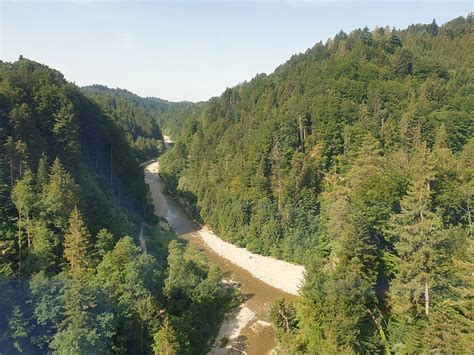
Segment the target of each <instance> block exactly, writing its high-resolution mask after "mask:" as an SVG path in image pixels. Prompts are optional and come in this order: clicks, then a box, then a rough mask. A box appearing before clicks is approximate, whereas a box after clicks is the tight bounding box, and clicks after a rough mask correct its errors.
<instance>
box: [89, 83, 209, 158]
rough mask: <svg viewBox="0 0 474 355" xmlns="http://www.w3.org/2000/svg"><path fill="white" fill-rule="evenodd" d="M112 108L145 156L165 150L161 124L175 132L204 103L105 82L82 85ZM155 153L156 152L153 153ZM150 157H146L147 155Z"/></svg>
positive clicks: (133, 143)
mask: <svg viewBox="0 0 474 355" xmlns="http://www.w3.org/2000/svg"><path fill="white" fill-rule="evenodd" d="M81 90H82V91H83V92H85V93H86V94H87V95H89V96H91V97H92V98H94V99H95V100H96V101H97V102H98V103H99V104H100V105H101V106H102V107H103V108H104V109H105V110H106V111H109V112H110V113H111V115H112V116H113V117H114V118H115V120H116V121H117V122H118V124H119V125H120V126H121V128H122V129H124V130H125V132H127V137H128V139H129V141H130V142H132V146H133V147H134V148H135V150H136V151H137V152H140V153H141V157H147V159H149V158H151V157H153V158H154V157H156V156H158V155H159V154H160V153H161V152H162V150H163V146H162V142H161V144H160V142H158V141H162V138H163V137H162V135H161V130H160V127H164V128H165V129H166V131H167V132H166V133H168V134H171V135H175V134H178V132H180V130H181V125H182V124H183V122H184V121H185V118H186V117H189V116H195V115H198V114H199V113H200V108H201V106H202V104H201V103H192V102H187V101H182V102H171V101H167V100H163V99H159V98H157V97H140V96H138V95H136V94H134V93H131V92H130V91H128V90H125V89H111V88H108V87H106V86H104V85H91V86H85V87H83V88H81ZM153 154H154V156H153ZM145 160H146V159H145Z"/></svg>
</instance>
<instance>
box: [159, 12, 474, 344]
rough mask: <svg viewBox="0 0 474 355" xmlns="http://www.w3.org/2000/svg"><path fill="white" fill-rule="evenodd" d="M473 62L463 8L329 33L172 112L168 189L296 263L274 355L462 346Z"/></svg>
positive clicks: (221, 226) (165, 170) (468, 300)
mask: <svg viewBox="0 0 474 355" xmlns="http://www.w3.org/2000/svg"><path fill="white" fill-rule="evenodd" d="M473 63H474V32H473V18H472V16H468V17H466V18H463V17H460V18H456V19H454V20H452V21H450V22H448V23H446V24H444V25H443V26H438V25H437V24H436V22H434V21H433V23H431V24H426V25H423V24H417V25H412V26H409V27H408V28H407V29H404V30H396V29H392V28H388V27H387V28H376V29H374V30H373V31H370V30H368V29H367V28H365V29H357V30H354V31H352V32H351V33H350V34H346V33H344V32H340V33H338V34H337V35H336V36H335V37H334V38H333V39H331V40H329V41H328V42H327V43H325V44H323V43H318V44H316V45H315V46H314V47H313V48H311V49H308V50H307V51H306V52H305V53H304V54H299V55H295V56H293V57H292V58H291V59H290V60H289V61H288V62H287V63H285V64H283V65H281V66H280V67H278V68H277V69H276V70H275V72H274V73H272V74H270V75H265V74H260V75H257V76H256V77H255V78H254V79H252V80H251V81H250V82H244V83H243V84H241V85H238V86H236V87H233V88H230V89H227V90H226V91H225V92H224V93H223V94H222V95H221V96H220V97H218V98H213V99H211V100H209V101H208V102H206V103H203V107H202V112H201V114H200V115H199V116H194V117H191V118H188V119H187V120H186V121H185V122H184V123H183V125H182V128H181V131H180V132H179V139H178V142H177V144H175V146H174V148H173V149H172V150H171V151H169V152H167V153H166V154H164V155H163V156H162V157H161V158H160V166H161V175H162V176H163V177H164V178H165V179H166V180H167V182H168V187H169V190H170V191H171V192H172V193H174V194H175V195H176V196H177V197H179V198H181V199H184V200H186V201H187V203H188V204H189V205H190V206H191V208H192V209H193V210H194V212H195V216H196V218H198V219H200V220H201V221H203V222H204V223H207V224H209V225H210V226H211V227H212V229H213V230H214V231H215V232H216V233H217V234H218V235H219V236H221V237H223V238H224V239H226V240H228V241H231V242H232V243H234V244H237V245H239V246H245V247H246V248H248V249H249V250H251V251H254V252H258V253H261V254H264V255H272V256H275V257H278V258H283V259H288V260H290V261H297V262H303V263H304V264H305V265H306V269H307V270H308V275H307V279H306V280H307V282H306V285H305V287H304V288H303V289H302V298H301V300H300V301H299V302H298V303H297V304H296V306H295V307H294V306H293V305H285V304H284V303H281V304H279V306H277V307H280V308H279V309H277V311H276V312H275V323H276V325H277V326H278V327H279V329H280V340H281V347H282V350H284V351H289V352H290V353H292V352H297V351H302V352H307V353H340V352H348V353H350V352H360V353H366V352H384V351H385V352H390V351H397V352H406V353H412V352H416V351H422V352H423V351H426V352H428V351H440V352H453V351H454V352H471V351H472V350H473V349H472V344H473V339H472V334H473V323H472V322H473V318H472V310H469V308H471V307H470V306H472V267H473V266H472V263H471V261H472V259H473V257H474V255H473V248H472V246H473V239H472V203H473V191H472V181H473V180H472V177H473V173H474V172H473V170H472V166H473V164H472V159H473V149H474V141H473V138H472V137H473V130H474V116H473V112H474V106H473V103H474V86H473V85H474V84H473V83H474V80H473V79H474V72H473ZM176 137H177V136H176V135H175V138H176ZM469 270H470V271H469ZM288 320H290V321H288Z"/></svg>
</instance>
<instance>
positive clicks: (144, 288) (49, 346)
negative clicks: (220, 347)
mask: <svg viewBox="0 0 474 355" xmlns="http://www.w3.org/2000/svg"><path fill="white" fill-rule="evenodd" d="M92 97H93V99H92V98H90V97H88V96H86V95H84V94H83V93H82V92H81V90H80V89H79V88H77V87H76V86H75V85H73V84H71V83H69V82H67V81H66V80H65V79H64V77H63V76H62V74H61V73H59V72H58V71H56V70H53V69H50V68H48V67H47V66H45V65H42V64H38V63H35V62H33V61H30V60H28V59H25V58H21V57H20V59H19V60H18V61H16V62H14V63H6V62H0V290H1V291H0V315H1V316H0V353H2V354H15V353H27V354H36V353H58V354H107V353H120V354H149V353H156V354H164V353H166V354H174V353H176V352H179V353H183V354H200V353H206V352H207V350H208V348H209V345H208V341H209V339H210V338H211V337H212V336H213V335H214V334H215V332H216V329H217V327H218V326H219V323H220V321H221V319H222V317H223V313H224V311H225V309H226V308H227V307H228V305H229V302H231V301H232V295H231V294H230V291H229V290H227V289H225V288H223V286H222V285H221V282H220V280H221V274H220V271H219V270H218V269H217V268H216V267H214V266H210V265H209V264H208V263H207V261H206V260H205V259H204V257H203V255H202V254H201V253H200V252H198V251H197V250H195V249H194V248H192V247H191V246H186V245H184V244H182V243H181V242H178V241H177V240H175V237H174V234H173V233H172V232H170V229H169V228H167V227H166V224H163V223H162V222H160V223H158V222H159V221H158V220H157V217H155V216H154V215H153V213H152V212H153V206H152V205H151V204H150V202H149V196H148V188H147V185H145V182H144V173H143V170H142V168H141V167H139V165H138V162H139V159H144V158H148V157H149V155H150V154H152V155H156V154H157V153H158V152H159V151H160V146H161V145H160V144H161V131H160V127H159V125H158V124H157V122H156V119H152V117H151V116H150V114H149V113H148V112H146V111H144V110H143V109H142V108H140V107H139V106H138V105H136V104H135V103H134V102H133V100H131V99H127V98H123V99H122V98H120V97H118V96H117V97H114V96H113V95H112V94H107V95H104V96H100V95H98V94H97V95H92ZM96 101H97V102H98V103H99V104H97V102H96ZM141 138H143V139H145V140H146V139H150V140H153V142H152V143H153V144H152V145H153V147H152V148H153V149H150V150H148V148H147V146H146V145H145V148H144V147H143V146H141V145H140V143H139V142H140V139H141ZM140 227H142V228H144V230H145V232H144V239H145V242H146V250H147V252H144V251H143V250H142V249H141V248H140V247H139V246H138V245H139V242H138V234H139V230H140ZM209 309H212V312H209Z"/></svg>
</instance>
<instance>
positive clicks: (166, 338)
mask: <svg viewBox="0 0 474 355" xmlns="http://www.w3.org/2000/svg"><path fill="white" fill-rule="evenodd" d="M153 339H154V344H153V352H154V354H155V355H175V354H177V353H178V351H179V343H178V339H177V338H176V333H175V330H174V328H173V325H172V324H171V322H170V320H169V319H168V318H165V320H164V322H163V325H162V326H161V328H160V330H159V331H158V332H157V333H156V334H155V336H154V337H153Z"/></svg>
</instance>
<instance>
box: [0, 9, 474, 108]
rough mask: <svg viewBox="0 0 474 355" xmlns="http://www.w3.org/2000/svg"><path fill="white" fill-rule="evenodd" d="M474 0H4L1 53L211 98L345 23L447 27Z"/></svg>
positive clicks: (347, 26)
mask: <svg viewBox="0 0 474 355" xmlns="http://www.w3.org/2000/svg"><path fill="white" fill-rule="evenodd" d="M473 4H474V2H473V1H461V2H457V1H437V2H432V1H408V0H406V1H384V0H378V1H376V0H373V1H370V0H366V1H350V0H348V1H344V2H340V1H336V0H326V1H322V0H313V1H312V0H304V1H295V0H273V1H272V0H257V1H207V2H203V1H191V0H188V1H186V0H178V1H174V2H173V1H108V0H102V1H92V0H69V1H66V0H64V1H50V2H45V1H37V0H36V1H34V0H33V1H32V0H30V1H24V0H23V1H21V0H16V1H9V0H0V59H1V60H4V61H14V60H16V59H17V58H18V56H19V55H20V54H23V56H25V57H27V58H30V59H33V60H36V61H39V62H41V63H44V64H47V65H49V66H50V67H53V68H56V69H58V70H60V71H62V72H63V73H64V75H65V76H66V78H67V79H68V80H70V81H73V82H75V83H76V84H77V85H80V86H82V85H88V84H94V83H99V84H105V85H107V86H109V87H121V88H126V89H128V90H130V91H132V92H135V93H137V94H139V95H141V96H157V97H161V98H164V99H168V100H173V101H178V100H190V101H199V100H206V99H208V98H210V97H211V96H216V95H219V94H220V93H222V91H224V90H225V88H226V87H230V86H233V85H236V84H238V83H239V82H242V81H244V80H250V79H251V78H252V77H254V76H255V74H256V73H262V72H264V73H271V72H272V71H273V70H274V69H275V68H276V67H277V66H278V65H279V64H282V63H284V62H285V61H286V60H288V59H289V58H290V57H291V55H293V54H295V53H299V52H304V51H305V50H306V49H307V48H308V47H312V46H313V45H314V44H315V43H316V42H318V41H321V40H322V41H323V42H324V41H326V39H327V38H329V37H332V36H334V34H335V33H337V32H338V31H339V30H340V29H343V30H345V31H346V32H350V31H351V30H352V29H354V28H358V27H365V26H368V27H369V28H371V29H373V28H374V27H375V26H385V25H390V26H395V27H397V28H404V27H406V26H407V25H409V24H411V23H429V22H431V20H432V19H433V18H436V20H437V22H438V24H441V23H444V22H446V21H448V20H450V19H452V18H455V17H457V16H461V15H462V16H466V15H467V14H468V13H469V12H472V11H473Z"/></svg>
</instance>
